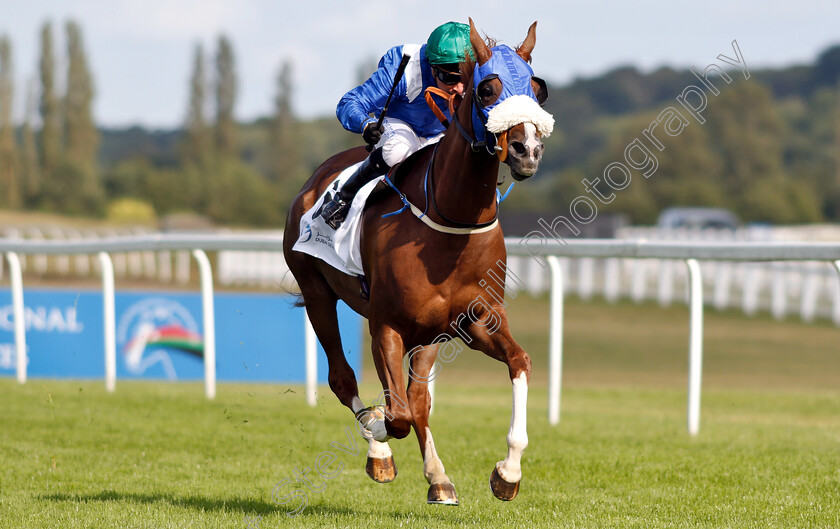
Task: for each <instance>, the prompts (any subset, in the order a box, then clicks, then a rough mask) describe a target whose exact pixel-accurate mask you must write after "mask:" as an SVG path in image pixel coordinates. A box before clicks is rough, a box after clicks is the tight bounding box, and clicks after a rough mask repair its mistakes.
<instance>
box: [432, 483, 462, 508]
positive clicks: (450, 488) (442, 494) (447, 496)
mask: <svg viewBox="0 0 840 529" xmlns="http://www.w3.org/2000/svg"><path fill="white" fill-rule="evenodd" d="M426 503H432V504H435V505H458V495H457V494H455V485H453V484H452V483H435V484H434V485H429V493H428V494H427V495H426Z"/></svg>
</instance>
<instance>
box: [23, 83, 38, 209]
mask: <svg viewBox="0 0 840 529" xmlns="http://www.w3.org/2000/svg"><path fill="white" fill-rule="evenodd" d="M35 111H36V109H35V83H34V82H33V81H31V82H30V83H29V89H28V91H27V94H26V109H25V115H24V118H23V129H22V131H21V132H22V136H23V153H22V164H21V165H22V168H23V171H22V172H23V181H24V185H23V192H24V196H25V198H26V201H25V202H26V206H27V207H28V208H29V207H33V206H35V205H36V202H37V200H38V198H39V196H40V193H41V168H40V167H39V163H38V143H37V142H36V140H35V131H34V130H33V128H32V116H33V115H34V114H35Z"/></svg>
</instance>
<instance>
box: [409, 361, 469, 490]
mask: <svg viewBox="0 0 840 529" xmlns="http://www.w3.org/2000/svg"><path fill="white" fill-rule="evenodd" d="M437 350H438V346H437V345H433V346H426V347H423V348H416V349H413V350H412V351H411V352H410V353H409V358H408V360H409V362H410V364H409V372H408V379H409V380H408V402H409V405H410V406H411V417H412V425H413V426H414V433H415V434H416V435H417V441H418V442H419V443H420V453H421V454H422V455H423V475H424V476H425V477H426V481H428V482H429V492H428V494H427V496H426V501H427V502H428V503H434V504H444V505H458V495H457V494H456V493H455V485H453V484H452V481H450V479H449V476H447V475H446V470H445V469H444V468H443V463H442V462H441V460H440V458H439V457H438V454H437V450H436V449H435V441H434V439H433V438H432V431H431V430H430V429H429V411H430V410H431V397H430V395H429V388H428V380H429V372H430V371H431V368H432V366H433V365H434V362H435V358H436V357H437Z"/></svg>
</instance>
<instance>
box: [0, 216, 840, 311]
mask: <svg viewBox="0 0 840 529" xmlns="http://www.w3.org/2000/svg"><path fill="white" fill-rule="evenodd" d="M151 234H152V233H151V232H149V231H148V230H144V229H143V228H133V229H123V230H115V229H110V230H83V231H79V230H75V229H60V228H56V227H44V228H24V229H17V228H0V240H3V238H5V240H30V241H44V242H47V241H55V242H82V241H97V240H102V239H109V240H111V239H113V238H118V237H131V236H142V235H151ZM218 235H220V236H222V237H226V236H232V235H234V233H233V232H219V233H218ZM235 235H237V236H240V235H241V236H246V237H247V236H251V235H255V236H258V237H263V236H265V237H272V236H276V237H282V232H281V231H261V232H240V233H235ZM181 236H187V235H186V234H184V235H181ZM618 240H633V241H663V242H664V241H685V242H688V241H695V242H703V241H705V242H784V241H808V242H830V241H837V242H840V226H806V227H787V228H784V227H781V228H780V227H772V228H771V227H749V228H743V229H740V230H738V231H731V230H720V231H716V230H703V231H699V230H663V229H659V228H648V227H629V228H624V229H622V230H620V231H619V233H618ZM111 258H112V260H113V265H114V274H115V277H116V278H117V279H146V280H155V281H159V282H162V283H165V284H180V285H183V284H187V283H189V282H190V279H191V273H192V270H191V257H190V253H189V251H186V250H162V251H157V252H152V251H145V252H139V251H136V252H116V253H112V254H111ZM508 265H509V267H510V269H511V271H512V272H513V273H514V274H516V275H517V277H519V278H520V279H522V282H523V283H524V284H525V289H526V290H527V291H528V292H529V293H531V294H535V295H537V294H542V293H545V292H547V291H548V290H549V289H550V287H551V278H550V272H549V269H548V268H547V267H544V266H541V265H540V264H539V263H538V262H537V261H535V260H534V259H531V258H529V257H527V256H516V255H513V254H512V255H511V256H510V258H509V263H508ZM99 266H100V264H99V261H98V259H97V257H96V256H95V255H85V254H75V255H72V256H71V255H55V254H32V255H22V256H21V269H22V270H23V271H24V272H26V273H27V274H35V275H38V276H47V275H50V276H59V277H68V276H69V277H98V276H99ZM560 266H561V268H562V270H563V274H564V276H563V278H564V282H563V285H564V293H565V294H567V295H576V296H578V297H580V298H581V299H584V300H588V299H592V298H594V297H602V298H603V299H606V300H607V301H609V302H616V301H618V300H621V299H630V300H632V301H634V302H642V301H656V302H658V303H659V304H660V305H662V306H669V305H671V304H673V303H685V302H686V301H687V297H686V296H687V294H686V293H687V285H688V273H687V271H686V269H685V267H683V266H680V265H679V264H678V263H675V262H674V261H670V260H660V259H645V260H639V259H620V258H592V257H582V258H568V257H562V258H561V259H560ZM700 267H701V271H702V273H703V274H702V275H703V289H704V292H705V297H704V299H705V303H706V305H707V306H711V307H714V308H715V309H717V310H727V309H732V310H740V311H742V312H744V313H746V314H748V315H753V314H756V313H758V312H770V313H771V314H772V315H773V316H774V317H776V318H778V319H782V318H785V317H789V316H798V317H799V318H801V319H802V320H803V321H806V322H810V321H813V320H815V319H818V318H822V319H831V320H832V321H833V322H834V323H835V324H836V325H840V285H838V284H837V282H836V281H835V278H834V271H833V269H832V267H831V265H830V264H829V263H824V262H819V261H810V262H809V261H794V262H772V263H768V262H731V261H703V262H702V263H700ZM214 268H215V276H216V277H215V279H216V281H217V283H218V284H219V285H221V286H225V287H255V288H270V287H280V288H284V289H289V288H294V278H293V277H292V276H291V273H290V272H289V270H288V267H287V266H286V261H285V259H284V258H283V253H282V252H276V251H259V250H221V251H219V252H218V253H217V254H216V259H215V263H214ZM3 273H4V269H3V261H2V260H0V279H2V277H3ZM508 286H509V287H510V288H518V285H517V284H515V283H513V282H510V283H509V285H508Z"/></svg>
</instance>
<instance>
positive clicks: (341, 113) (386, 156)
mask: <svg viewBox="0 0 840 529" xmlns="http://www.w3.org/2000/svg"><path fill="white" fill-rule="evenodd" d="M466 53H469V54H470V57H471V58H473V59H474V56H473V52H472V46H471V45H470V27H469V26H468V25H467V24H460V23H457V22H447V23H446V24H443V25H442V26H439V27H437V28H436V29H435V30H434V31H432V34H431V35H429V39H428V41H427V43H426V44H424V45H422V46H419V45H416V44H406V45H403V46H395V47H393V48H391V49H390V50H388V52H387V53H386V54H385V55H384V56H383V57H382V59H380V60H379V67H378V69H377V70H376V71H375V72H374V73H373V75H371V76H370V79H368V80H367V81H365V82H364V83H363V84H362V85H361V86H358V87H356V88H354V89H353V90H350V91H349V92H347V93H346V94H344V96H343V97H342V98H341V101H339V103H338V108H337V109H336V115H337V116H338V120H339V121H340V122H341V124H342V125H343V126H344V128H345V129H347V130H349V131H350V132H356V133H361V134H362V138H364V140H365V142H366V143H367V144H368V145H375V149H374V150H373V152H371V153H370V155H369V156H368V157H367V158H366V159H365V160H364V161H363V162H362V164H361V165H360V166H359V168H358V169H356V172H355V173H353V175H352V176H350V178H349V179H348V180H347V182H345V183H344V185H343V186H342V187H341V189H339V190H338V191H337V192H336V193H335V195H334V196H333V197H332V199H331V200H330V201H329V202H326V203H325V204H324V206H323V207H322V208H321V212H320V215H321V216H322V217H324V219H325V220H326V221H327V223H328V224H329V225H330V226H332V227H333V228H335V229H338V227H339V226H340V225H341V223H342V222H344V219H345V217H346V216H347V212H348V211H349V209H350V203H351V202H352V201H353V197H354V196H355V195H356V193H357V192H358V191H359V189H361V188H362V186H364V185H365V184H366V183H368V182H370V181H371V180H373V179H374V178H376V177H377V176H380V175H383V174H385V173H387V172H388V170H389V169H390V168H391V167H393V166H394V165H395V164H397V163H399V162H402V161H403V160H405V159H406V158H408V155H410V154H411V153H413V152H415V151H417V150H419V149H420V148H422V147H425V146H426V145H428V144H430V143H433V142H435V141H438V140H439V139H440V138H441V136H443V133H444V130H445V129H444V126H443V125H442V124H441V122H440V120H439V119H438V118H437V117H436V116H435V114H434V112H433V111H432V109H431V108H430V107H429V105H428V104H427V103H426V99H425V92H426V88H428V87H430V86H432V87H437V88H439V89H441V90H443V91H444V92H446V93H448V94H450V95H454V94H457V95H463V93H464V84H463V82H462V81H461V74H460V67H459V63H460V62H464V61H465V59H466ZM403 54H407V55H410V56H411V59H410V60H409V62H408V64H407V66H406V69H405V73H404V75H403V76H402V78H401V79H400V80H399V82H398V83H397V85H396V88H395V90H394V95H393V97H392V99H391V102H390V106H389V107H388V115H387V117H386V118H385V119H384V121H383V124H382V127H377V119H376V118H373V117H371V114H374V115H378V114H380V113H381V112H382V109H383V107H384V106H385V102H386V101H387V99H388V94H389V93H390V92H391V87H392V86H393V85H394V77H395V76H396V72H397V69H398V66H399V64H400V60H401V59H402V56H403ZM439 108H440V110H442V111H443V113H444V115H445V116H446V117H447V119H450V118H451V116H450V115H449V109H448V107H447V105H446V104H444V105H443V107H439Z"/></svg>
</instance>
